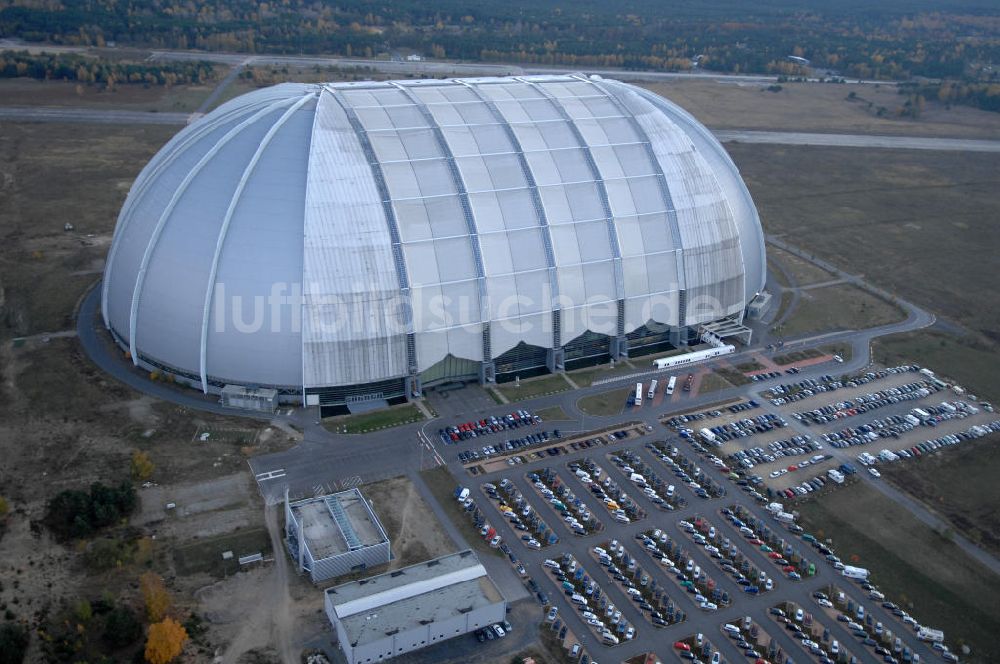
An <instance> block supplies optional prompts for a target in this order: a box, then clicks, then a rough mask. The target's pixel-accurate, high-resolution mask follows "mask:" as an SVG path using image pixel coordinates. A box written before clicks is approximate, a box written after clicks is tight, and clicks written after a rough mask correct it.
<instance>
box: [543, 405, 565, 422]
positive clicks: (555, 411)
mask: <svg viewBox="0 0 1000 664" xmlns="http://www.w3.org/2000/svg"><path fill="white" fill-rule="evenodd" d="M535 415H538V416H539V417H540V418H542V420H543V421H544V422H562V421H566V420H568V419H569V415H567V414H566V411H565V410H563V409H562V406H549V407H548V408H542V409H541V410H536V411H535Z"/></svg>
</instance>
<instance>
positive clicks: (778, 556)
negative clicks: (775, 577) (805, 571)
mask: <svg viewBox="0 0 1000 664" xmlns="http://www.w3.org/2000/svg"><path fill="white" fill-rule="evenodd" d="M767 557H768V558H771V559H772V560H777V559H778V558H780V557H781V554H780V553H778V552H777V551H772V552H771V553H769V554H767Z"/></svg>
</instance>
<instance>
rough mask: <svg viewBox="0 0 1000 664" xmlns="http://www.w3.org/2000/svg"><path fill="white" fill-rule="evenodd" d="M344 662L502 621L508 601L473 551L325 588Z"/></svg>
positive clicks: (363, 661) (360, 663) (388, 654)
mask: <svg viewBox="0 0 1000 664" xmlns="http://www.w3.org/2000/svg"><path fill="white" fill-rule="evenodd" d="M324 604H325V606H326V614H327V617H328V618H329V619H330V624H331V625H333V628H334V630H335V631H336V633H337V641H338V642H339V645H340V649H341V650H342V651H343V653H344V657H345V658H346V659H347V663H348V664H368V663H369V662H381V661H383V660H387V659H390V658H392V657H395V656H397V655H401V654H403V653H406V652H411V651H414V650H419V649H421V648H425V647H427V646H429V645H433V644H435V643H439V642H441V641H445V640H447V639H451V638H454V637H456V636H461V635H463V634H468V633H469V632H474V631H476V630H477V629H480V628H482V627H485V626H487V625H492V624H494V623H498V622H501V621H503V620H504V618H505V617H506V614H507V602H506V601H505V600H504V598H503V595H502V594H501V593H500V590H499V589H498V588H497V587H496V585H495V584H494V583H493V581H492V579H490V577H489V576H488V575H487V574H486V570H485V568H483V566H482V564H480V562H479V559H478V558H476V554H474V553H473V552H472V551H471V550H465V551H460V552H458V553H452V554H449V555H446V556H442V557H441V558H436V559H434V560H429V561H427V562H423V563H418V564H416V565H411V566H410V567H404V568H402V569H398V570H395V571H393V572H386V573H385V574H380V575H379V576H374V577H371V578H368V579H362V580H360V581H353V582H351V583H345V584H343V585H340V586H335V587H333V588H329V589H327V590H326V593H325V597H324Z"/></svg>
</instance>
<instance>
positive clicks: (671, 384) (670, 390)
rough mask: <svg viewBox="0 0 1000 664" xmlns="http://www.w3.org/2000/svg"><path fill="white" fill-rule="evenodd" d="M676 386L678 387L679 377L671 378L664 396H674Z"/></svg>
mask: <svg viewBox="0 0 1000 664" xmlns="http://www.w3.org/2000/svg"><path fill="white" fill-rule="evenodd" d="M675 385H677V376H671V377H670V380H669V381H667V389H666V390H665V391H664V394H673V393H674V386H675Z"/></svg>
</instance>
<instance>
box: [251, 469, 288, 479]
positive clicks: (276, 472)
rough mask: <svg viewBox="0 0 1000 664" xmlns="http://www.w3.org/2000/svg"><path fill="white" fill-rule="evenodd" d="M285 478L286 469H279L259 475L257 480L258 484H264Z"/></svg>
mask: <svg viewBox="0 0 1000 664" xmlns="http://www.w3.org/2000/svg"><path fill="white" fill-rule="evenodd" d="M284 476H285V469H284V468H279V469H278V470H269V471H267V472H266V473H257V475H256V478H257V481H258V482H264V481H266V480H276V479H278V478H279V477H284Z"/></svg>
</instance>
